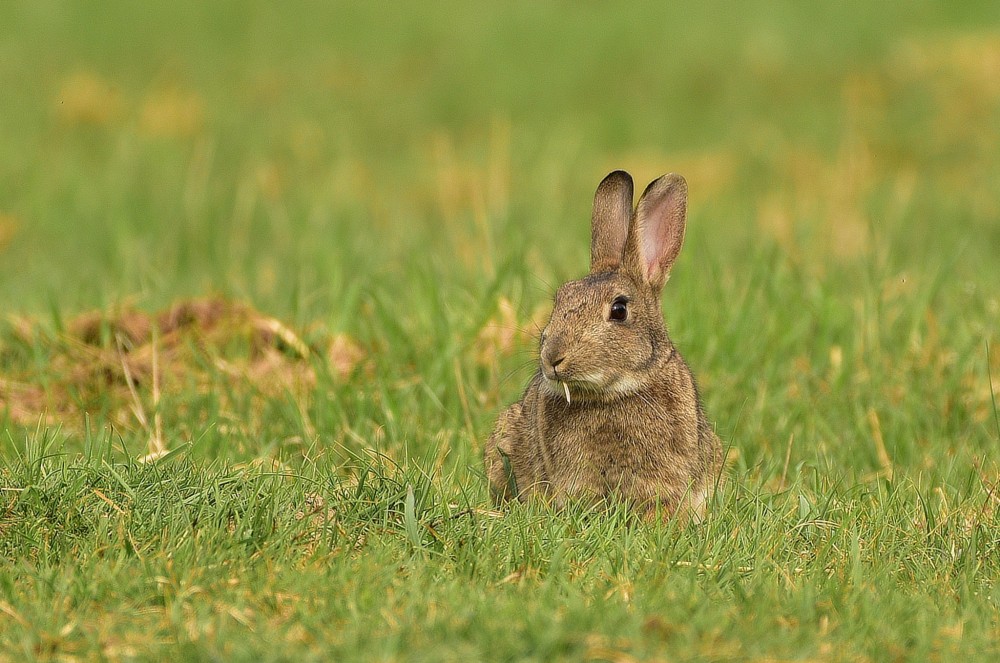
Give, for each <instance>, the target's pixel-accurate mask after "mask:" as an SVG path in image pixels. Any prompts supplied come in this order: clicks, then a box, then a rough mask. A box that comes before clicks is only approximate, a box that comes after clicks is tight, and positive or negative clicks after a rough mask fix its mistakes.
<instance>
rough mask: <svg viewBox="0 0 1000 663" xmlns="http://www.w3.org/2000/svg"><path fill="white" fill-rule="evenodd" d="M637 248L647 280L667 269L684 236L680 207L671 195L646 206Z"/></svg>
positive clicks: (674, 257) (682, 212)
mask: <svg viewBox="0 0 1000 663" xmlns="http://www.w3.org/2000/svg"><path fill="white" fill-rule="evenodd" d="M643 221H644V223H643V227H642V233H641V241H640V244H639V246H640V250H641V253H642V262H643V269H644V271H645V276H646V279H647V280H648V281H656V280H658V279H659V278H661V277H662V276H664V274H665V273H666V272H667V271H669V270H670V266H671V265H672V264H673V262H674V260H675V259H676V258H677V254H678V253H679V251H680V245H681V242H682V241H683V238H684V209H683V206H682V205H678V204H677V201H676V200H672V196H669V195H667V196H664V197H663V199H662V200H660V201H659V204H658V205H656V206H655V207H652V208H651V209H648V210H646V214H645V218H644V219H643Z"/></svg>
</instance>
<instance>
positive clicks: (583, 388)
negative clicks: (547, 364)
mask: <svg viewBox="0 0 1000 663" xmlns="http://www.w3.org/2000/svg"><path fill="white" fill-rule="evenodd" d="M544 377H545V386H546V387H547V388H548V390H549V392H550V393H551V394H552V395H554V396H558V397H559V398H565V399H566V404H567V405H572V404H573V401H574V400H576V399H579V400H589V399H590V398H593V397H594V396H598V395H600V394H601V393H603V391H604V389H603V388H602V387H601V383H600V382H597V381H596V380H581V379H573V380H565V379H555V378H550V377H548V376H544Z"/></svg>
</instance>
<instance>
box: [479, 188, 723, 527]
mask: <svg viewBox="0 0 1000 663" xmlns="http://www.w3.org/2000/svg"><path fill="white" fill-rule="evenodd" d="M658 183H659V189H656V188H655V187H656V186H657V184H658ZM651 191H652V194H651V193H650V192H651ZM644 201H646V203H645V205H644ZM685 210H686V185H685V184H684V181H683V179H680V178H679V177H678V176H665V177H664V178H661V179H660V180H657V181H656V182H654V183H653V184H652V185H650V187H649V189H647V192H646V194H644V196H643V199H642V200H640V203H639V209H638V210H637V211H636V213H635V214H633V213H632V188H631V178H629V177H628V175H627V174H624V173H620V172H616V173H612V174H611V175H609V176H608V177H607V178H605V180H604V182H602V183H601V187H599V188H598V193H597V198H596V199H595V208H594V220H593V243H592V256H591V272H592V273H591V274H590V275H589V276H587V277H585V278H583V279H581V280H579V281H571V282H569V283H567V284H565V285H564V286H562V287H561V288H560V289H559V291H558V292H557V294H556V298H555V306H554V308H553V312H552V317H551V319H550V321H549V323H548V325H547V326H546V328H545V331H544V332H543V333H542V341H541V352H540V362H539V364H540V367H539V371H538V372H537V373H536V374H535V376H534V378H533V379H532V380H531V382H530V383H529V384H528V387H527V389H526V390H525V392H524V396H523V397H522V399H521V401H520V402H519V403H516V404H514V405H512V406H510V407H509V408H508V409H507V410H505V411H504V412H503V413H502V414H501V415H500V417H499V419H498V421H497V425H496V428H495V430H494V432H493V435H491V436H490V439H489V441H488V442H487V445H486V454H485V456H486V457H485V460H486V468H487V473H488V475H489V480H490V489H491V494H492V495H493V498H494V501H496V502H502V501H506V500H509V499H519V500H526V499H529V498H532V497H536V496H542V497H545V498H547V499H549V500H550V501H552V503H554V504H555V505H556V506H561V505H563V504H564V503H565V502H566V501H568V500H572V501H583V502H589V501H595V500H600V499H605V498H617V499H620V500H623V501H626V502H629V503H632V504H634V505H635V506H636V507H638V508H640V509H643V510H645V509H650V508H652V507H655V506H656V505H657V504H659V505H660V506H662V507H663V508H664V509H665V510H666V512H668V513H675V512H677V511H678V510H683V511H685V512H690V513H691V514H692V515H696V516H698V515H700V514H701V513H702V512H703V510H704V505H705V503H706V501H707V497H708V495H709V494H710V492H711V489H712V488H713V486H714V485H715V481H716V479H717V472H718V469H719V465H720V461H721V449H720V444H719V440H718V438H717V437H716V435H715V433H714V432H713V431H712V429H711V427H710V426H709V424H708V422H707V420H706V418H705V414H704V412H703V411H702V407H701V402H700V399H699V397H698V391H697V387H696V386H695V382H694V378H693V377H692V375H691V371H690V370H689V369H688V367H687V365H686V364H685V363H684V360H683V359H682V358H681V356H680V354H679V353H678V352H677V350H676V349H675V348H674V346H673V344H672V343H671V342H670V339H669V337H668V336H667V332H666V328H665V326H664V324H663V318H662V315H661V313H660V304H659V286H662V282H663V281H665V280H666V275H667V270H668V269H669V266H670V264H671V263H672V262H673V259H674V258H676V255H677V252H678V251H679V250H680V244H681V241H682V239H683V223H684V212H685ZM658 221H662V222H663V223H658ZM678 224H679V225H678ZM650 235H651V236H652V240H649V236H650ZM619 318H620V319H619Z"/></svg>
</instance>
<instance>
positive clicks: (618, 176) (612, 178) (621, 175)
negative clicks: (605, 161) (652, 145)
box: [601, 170, 632, 186]
mask: <svg viewBox="0 0 1000 663" xmlns="http://www.w3.org/2000/svg"><path fill="white" fill-rule="evenodd" d="M616 181H617V182H621V183H623V184H627V185H629V186H632V176H631V175H629V174H628V173H627V172H626V171H624V170H613V171H611V172H610V173H608V175H607V177H605V178H604V179H603V180H601V184H610V183H612V182H616Z"/></svg>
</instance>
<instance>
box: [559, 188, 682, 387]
mask: <svg viewBox="0 0 1000 663" xmlns="http://www.w3.org/2000/svg"><path fill="white" fill-rule="evenodd" d="M632 195H633V193H632V178H631V177H630V176H629V174H628V173H626V172H624V171H615V172H613V173H611V174H610V175H608V176H607V177H605V178H604V180H603V181H602V182H601V184H600V186H598V188H597V193H596V195H595V197H594V212H593V217H592V222H591V224H592V225H591V245H590V274H589V275H587V276H586V277H584V278H582V279H580V280H577V281H570V282H568V283H566V284H565V285H563V286H562V287H561V288H559V290H558V291H557V292H556V296H555V305H554V307H553V310H552V316H551V318H550V319H549V322H548V324H547V325H546V327H545V329H544V330H543V332H542V337H541V348H540V360H539V363H540V367H541V371H542V375H543V376H544V377H545V381H544V382H545V385H546V386H547V388H548V389H549V390H551V391H552V392H553V393H556V394H559V395H564V396H565V398H566V399H567V400H568V401H569V400H571V398H573V397H575V398H579V399H580V400H588V399H599V400H606V399H611V398H616V397H620V396H623V395H627V394H630V393H633V392H635V391H637V390H638V389H640V388H642V387H643V385H645V384H646V383H647V382H648V381H649V380H653V379H656V375H655V373H654V369H655V368H656V367H657V366H659V365H660V361H661V360H663V359H669V357H670V355H671V354H672V353H673V346H672V345H671V343H670V340H669V339H668V337H667V332H666V328H665V326H664V324H663V315H662V313H661V311H660V290H661V289H662V287H663V284H664V283H665V282H666V280H667V277H668V276H669V273H670V267H671V265H673V263H674V260H675V259H676V258H677V254H678V253H679V252H680V249H681V244H682V243H683V241H684V226H685V220H686V214H687V183H686V182H685V181H684V178H683V177H681V176H680V175H675V174H669V175H664V176H663V177H660V178H659V179H657V180H655V181H653V182H652V183H651V184H650V185H649V186H648V187H647V188H646V190H645V191H644V192H643V194H642V196H641V197H640V198H639V203H638V205H637V206H636V208H635V210H633V208H632Z"/></svg>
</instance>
